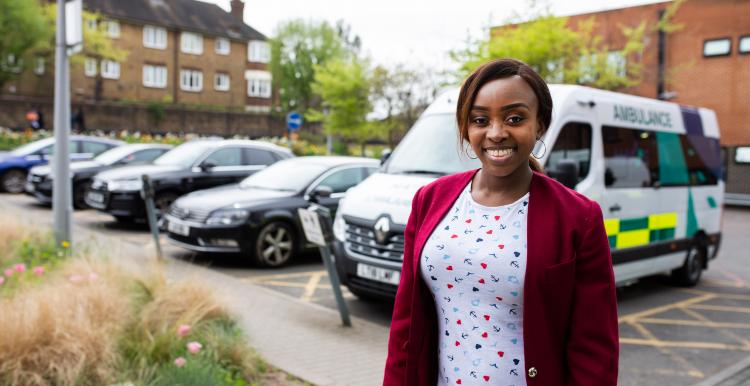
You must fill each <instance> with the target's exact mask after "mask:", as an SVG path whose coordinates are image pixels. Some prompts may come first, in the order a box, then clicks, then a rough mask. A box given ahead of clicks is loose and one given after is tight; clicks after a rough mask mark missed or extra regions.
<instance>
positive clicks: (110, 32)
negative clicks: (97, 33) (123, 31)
mask: <svg viewBox="0 0 750 386" xmlns="http://www.w3.org/2000/svg"><path fill="white" fill-rule="evenodd" d="M104 32H105V33H106V34H107V37H109V38H113V39H117V38H119V37H120V22H119V21H117V20H108V21H105V22H104Z"/></svg>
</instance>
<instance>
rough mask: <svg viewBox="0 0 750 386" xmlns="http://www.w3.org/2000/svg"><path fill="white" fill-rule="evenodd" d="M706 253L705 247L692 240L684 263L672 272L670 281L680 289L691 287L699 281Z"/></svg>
mask: <svg viewBox="0 0 750 386" xmlns="http://www.w3.org/2000/svg"><path fill="white" fill-rule="evenodd" d="M707 255H708V253H707V251H706V247H705V246H704V245H703V244H702V243H700V242H698V240H694V241H693V243H692V244H691V245H690V249H689V250H688V253H687V257H686V258H685V263H684V264H683V265H682V267H680V268H678V269H676V270H674V271H672V280H673V281H674V283H675V284H677V285H678V286H681V287H693V286H695V285H696V284H698V282H699V281H700V279H701V274H702V273H703V267H704V266H705V262H706V257H707Z"/></svg>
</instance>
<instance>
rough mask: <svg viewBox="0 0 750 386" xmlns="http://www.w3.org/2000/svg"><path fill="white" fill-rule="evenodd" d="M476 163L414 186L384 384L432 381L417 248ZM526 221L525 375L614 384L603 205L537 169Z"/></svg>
mask: <svg viewBox="0 0 750 386" xmlns="http://www.w3.org/2000/svg"><path fill="white" fill-rule="evenodd" d="M476 172H477V170H472V171H468V172H464V173H459V174H454V175H451V176H446V177H442V178H439V179H438V180H436V181H434V182H432V183H430V184H428V185H426V186H424V187H422V188H420V189H419V190H418V191H417V193H416V194H415V195H414V199H413V201H412V210H411V214H410V216H409V221H408V222H407V225H406V231H405V234H404V236H405V245H404V262H403V268H402V273H401V283H400V284H399V287H398V292H397V294H396V303H395V307H394V310H393V320H392V322H391V331H390V339H389V341H388V359H387V360H386V367H385V379H384V381H383V384H384V385H386V386H396V385H399V386H400V385H404V386H435V385H436V383H437V376H438V358H437V345H438V339H439V336H438V332H437V312H436V310H435V303H434V300H433V299H432V296H431V294H430V290H429V288H428V287H427V285H426V284H425V282H424V281H423V280H422V277H421V275H420V274H419V257H420V256H421V254H422V248H423V247H424V244H425V242H426V241H427V238H428V237H429V236H430V234H431V233H432V231H433V230H434V229H435V227H436V226H437V225H438V224H439V223H440V221H441V220H442V219H443V217H444V216H445V214H446V213H447V212H448V210H449V209H450V208H451V207H452V206H453V203H454V202H455V200H456V199H457V198H458V195H459V194H460V193H461V190H462V189H463V188H464V187H465V186H466V184H468V183H469V180H470V179H471V178H472V177H473V176H474V174H475V173H476ZM527 221H528V226H527V240H526V241H527V245H528V249H527V262H526V278H525V282H524V304H523V306H524V307H523V308H524V315H523V339H524V355H525V363H526V371H525V372H526V384H527V385H529V386H532V385H540V386H558V385H559V386H589V385H591V386H593V385H596V386H610V385H611V386H614V385H616V384H617V366H618V355H619V341H618V327H617V299H616V295H615V281H614V273H613V271H612V258H611V256H610V251H609V243H608V241H607V235H606V232H605V230H604V221H603V218H602V211H601V208H600V207H599V205H598V204H597V203H596V202H594V201H591V200H589V199H588V198H586V197H584V196H583V195H581V194H578V193H576V192H575V191H573V190H570V189H568V188H566V187H564V186H563V185H561V184H560V183H558V182H557V181H554V180H552V179H550V178H548V177H547V176H545V175H543V174H540V173H536V172H535V173H534V175H533V177H532V179H531V187H530V195H529V209H528V218H527Z"/></svg>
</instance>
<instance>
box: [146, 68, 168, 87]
mask: <svg viewBox="0 0 750 386" xmlns="http://www.w3.org/2000/svg"><path fill="white" fill-rule="evenodd" d="M143 85H144V86H146V87H154V88H165V87H167V67H166V66H155V65H153V64H145V65H144V66H143Z"/></svg>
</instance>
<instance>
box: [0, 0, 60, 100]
mask: <svg viewBox="0 0 750 386" xmlns="http://www.w3.org/2000/svg"><path fill="white" fill-rule="evenodd" d="M53 30H54V29H53V28H50V25H49V24H48V23H47V20H46V19H45V17H44V15H43V13H42V9H41V6H40V5H39V3H38V2H37V1H35V0H0V87H2V86H3V85H4V84H5V83H6V82H7V81H8V80H10V79H12V78H14V77H15V76H17V74H18V73H19V72H21V71H23V68H24V67H25V63H29V62H30V61H29V60H26V61H24V60H23V58H25V57H26V56H27V54H28V53H29V52H30V51H31V50H33V49H34V48H35V47H36V46H37V45H38V44H39V43H40V42H43V41H49V39H50V37H51V36H52V33H53Z"/></svg>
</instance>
